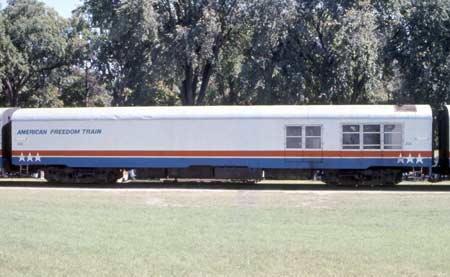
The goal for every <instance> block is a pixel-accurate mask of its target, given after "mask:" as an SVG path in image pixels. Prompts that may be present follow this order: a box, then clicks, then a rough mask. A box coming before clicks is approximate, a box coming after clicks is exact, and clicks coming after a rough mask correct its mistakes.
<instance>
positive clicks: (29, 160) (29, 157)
mask: <svg viewBox="0 0 450 277" xmlns="http://www.w3.org/2000/svg"><path fill="white" fill-rule="evenodd" d="M32 161H33V156H32V155H31V153H28V157H27V162H32Z"/></svg>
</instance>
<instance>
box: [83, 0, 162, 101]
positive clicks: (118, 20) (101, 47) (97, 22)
mask: <svg viewBox="0 0 450 277" xmlns="http://www.w3.org/2000/svg"><path fill="white" fill-rule="evenodd" d="M81 11H82V12H83V13H84V15H85V17H86V19H87V21H88V22H89V24H90V27H91V28H92V30H94V31H95V32H96V33H95V37H93V39H92V41H91V43H92V45H93V48H92V54H91V55H92V57H91V58H92V63H93V67H94V68H95V69H96V70H97V71H98V72H99V73H100V75H101V76H102V78H103V80H104V81H105V82H106V84H107V89H109V90H111V91H112V97H113V100H112V105H114V106H121V105H125V104H133V103H130V101H129V99H130V97H132V95H131V92H133V93H136V94H146V93H148V92H150V88H149V87H148V85H149V84H150V81H149V80H150V79H151V76H152V75H151V63H152V60H153V59H154V57H153V56H152V55H154V53H153V49H154V47H155V43H156V30H157V28H156V22H155V16H154V14H153V13H154V11H153V1H148V0H130V1H119V0H115V1H110V0H100V1H99V0H87V1H85V3H84V6H83V7H82V9H81ZM150 97H151V96H150Z"/></svg>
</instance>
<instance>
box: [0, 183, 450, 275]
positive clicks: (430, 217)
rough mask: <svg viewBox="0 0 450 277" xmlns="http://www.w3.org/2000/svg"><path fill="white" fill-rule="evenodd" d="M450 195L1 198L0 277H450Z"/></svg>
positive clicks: (33, 194)
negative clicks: (384, 276) (267, 276)
mask: <svg viewBox="0 0 450 277" xmlns="http://www.w3.org/2000/svg"><path fill="white" fill-rule="evenodd" d="M449 261H450V193H404V192H394V193H381V194H378V193H352V192H339V193H333V192H286V191H281V192H275V191H220V190H218V191H200V190H156V189H155V190H94V191H91V190H81V191H79V190H55V189H43V190H30V189H25V190H16V189H13V188H11V189H7V188H4V189H0V276H19V275H20V276H23V275H29V276H49V275H51V276H67V275H69V276H70V275H72V276H80V275H91V276H124V275H134V276H144V275H145V276H154V275H157V276H158V275H162V276H167V275H171V276H180V275H185V276H186V275H187V276H202V275H208V276H216V275H222V276H223V275H227V276H230V275H232V276H266V275H272V276H278V275H291V276H294V275H296V276H298V275H302V276H336V275H338V276H360V275H366V276H367V275H372V276H381V275H409V276H430V275H434V276H436V275H442V276H444V275H450V262H449Z"/></svg>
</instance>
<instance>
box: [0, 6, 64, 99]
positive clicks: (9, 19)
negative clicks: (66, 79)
mask: <svg viewBox="0 0 450 277" xmlns="http://www.w3.org/2000/svg"><path fill="white" fill-rule="evenodd" d="M1 13H2V17H3V27H2V28H1V29H3V31H2V32H3V33H4V35H2V36H0V47H1V52H2V53H3V57H2V59H3V61H2V65H3V67H2V70H1V71H2V73H1V75H0V77H1V89H2V93H3V94H4V96H5V98H6V101H7V105H10V106H19V105H21V102H20V100H21V94H22V93H25V94H26V95H32V94H33V91H39V90H41V89H42V88H44V87H45V86H46V85H47V80H48V78H49V77H50V76H51V74H52V73H53V72H54V71H55V69H57V68H60V67H62V66H64V65H66V64H67V56H66V46H67V40H66V38H67V36H66V34H67V26H68V25H67V22H66V21H65V20H64V19H63V18H61V17H59V16H58V15H57V14H56V12H55V11H54V10H52V9H49V8H47V7H46V6H45V5H44V4H43V3H41V2H38V1H35V0H10V1H8V6H7V7H6V8H5V9H4V10H3V11H1Z"/></svg>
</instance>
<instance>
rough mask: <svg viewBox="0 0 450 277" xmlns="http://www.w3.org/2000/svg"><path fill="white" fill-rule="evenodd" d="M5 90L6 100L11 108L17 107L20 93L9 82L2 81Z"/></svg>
mask: <svg viewBox="0 0 450 277" xmlns="http://www.w3.org/2000/svg"><path fill="white" fill-rule="evenodd" d="M2 85H3V90H4V91H5V95H6V99H7V101H8V103H9V106H10V107H17V105H18V104H19V93H18V91H16V90H15V89H14V86H13V85H12V84H11V82H10V81H9V80H6V79H5V80H3V81H2Z"/></svg>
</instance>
